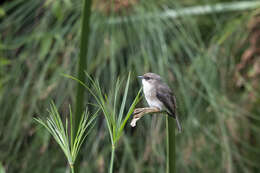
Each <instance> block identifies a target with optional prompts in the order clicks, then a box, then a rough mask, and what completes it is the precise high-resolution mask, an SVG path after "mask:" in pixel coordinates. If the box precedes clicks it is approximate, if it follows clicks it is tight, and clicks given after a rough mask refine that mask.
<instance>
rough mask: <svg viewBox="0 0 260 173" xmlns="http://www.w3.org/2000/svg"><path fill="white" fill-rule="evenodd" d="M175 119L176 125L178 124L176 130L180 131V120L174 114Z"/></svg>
mask: <svg viewBox="0 0 260 173" xmlns="http://www.w3.org/2000/svg"><path fill="white" fill-rule="evenodd" d="M175 119H176V123H177V126H178V132H179V133H181V131H182V128H181V124H180V121H179V118H178V116H177V115H176V116H175Z"/></svg>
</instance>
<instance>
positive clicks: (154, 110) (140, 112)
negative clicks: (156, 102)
mask: <svg viewBox="0 0 260 173" xmlns="http://www.w3.org/2000/svg"><path fill="white" fill-rule="evenodd" d="M158 112H161V110H160V109H159V108H156V107H149V108H137V109H135V110H134V118H133V119H132V121H131V126H132V127H135V126H136V122H137V121H138V120H139V119H140V118H142V117H143V116H144V115H145V114H149V113H158Z"/></svg>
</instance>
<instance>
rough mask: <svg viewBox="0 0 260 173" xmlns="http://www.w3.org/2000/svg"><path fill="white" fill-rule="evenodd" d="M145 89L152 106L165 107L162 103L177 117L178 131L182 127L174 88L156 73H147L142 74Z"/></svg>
mask: <svg viewBox="0 0 260 173" xmlns="http://www.w3.org/2000/svg"><path fill="white" fill-rule="evenodd" d="M142 84H143V90H144V94H145V98H146V100H147V102H148V104H149V106H150V107H157V108H159V109H160V110H161V109H163V108H162V105H163V106H164V107H165V108H166V109H167V110H168V112H169V115H170V116H171V117H173V118H175V119H176V123H177V127H178V131H179V132H181V131H182V128H181V125H180V122H179V118H178V115H177V114H176V98H175V96H174V93H173V92H172V90H171V89H170V88H169V87H168V85H166V84H165V83H163V82H162V80H161V77H160V76H159V75H157V74H155V73H146V74H144V75H143V76H142Z"/></svg>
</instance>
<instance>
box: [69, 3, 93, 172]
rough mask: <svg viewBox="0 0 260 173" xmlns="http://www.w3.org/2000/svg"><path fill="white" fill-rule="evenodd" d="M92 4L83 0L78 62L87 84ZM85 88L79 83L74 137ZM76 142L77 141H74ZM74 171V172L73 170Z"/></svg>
mask: <svg viewBox="0 0 260 173" xmlns="http://www.w3.org/2000/svg"><path fill="white" fill-rule="evenodd" d="M91 4H92V0H83V11H82V24H81V40H80V53H79V62H78V76H77V78H78V79H79V80H80V81H82V82H83V83H85V77H86V76H85V73H84V71H85V70H86V69H87V53H88V40H89V33H90V27H89V23H90V15H91ZM84 90H85V89H84V86H82V85H81V84H80V83H78V86H77V95H76V113H75V118H74V122H73V124H74V130H73V132H74V135H73V136H76V132H77V131H78V128H79V122H80V120H81V116H82V112H83V110H84ZM73 140H75V139H73ZM75 169H76V172H79V171H78V170H79V164H78V162H76V164H75ZM73 171H74V170H73Z"/></svg>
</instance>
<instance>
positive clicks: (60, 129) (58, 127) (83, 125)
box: [34, 102, 97, 172]
mask: <svg viewBox="0 0 260 173" xmlns="http://www.w3.org/2000/svg"><path fill="white" fill-rule="evenodd" d="M49 115H50V116H49V117H48V118H47V119H46V121H45V120H42V119H37V118H35V119H34V120H35V121H36V122H38V123H39V124H41V125H42V126H43V127H45V128H46V130H48V132H49V133H50V134H51V135H52V136H53V138H54V139H55V141H56V142H57V143H58V144H59V146H60V148H61V149H62V151H63V153H64V154H65V156H66V158H67V160H68V163H69V165H70V168H71V170H72V172H74V163H75V161H76V158H77V156H78V154H79V151H80V148H81V146H82V144H83V142H84V140H85V138H86V136H87V134H88V133H87V132H86V130H87V128H88V127H89V126H90V125H91V123H92V122H93V120H94V119H95V118H96V115H97V113H95V114H94V115H92V116H91V118H90V119H89V115H88V112H87V110H86V111H85V112H84V113H83V115H82V116H81V119H80V122H79V124H78V128H77V132H76V133H75V137H74V132H73V129H75V128H74V126H73V115H72V112H71V109H70V122H68V119H67V118H66V121H65V127H64V125H63V122H62V119H61V117H60V115H59V112H58V110H57V108H56V106H55V105H54V103H53V102H52V104H51V109H50V112H49ZM69 126H70V127H69ZM69 128H70V129H69Z"/></svg>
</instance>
